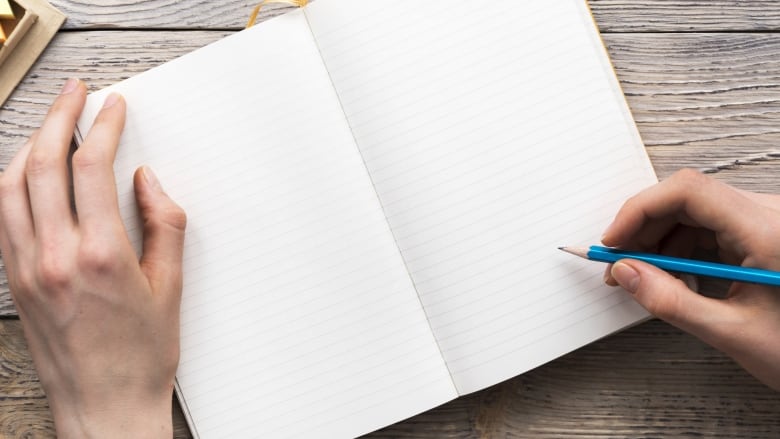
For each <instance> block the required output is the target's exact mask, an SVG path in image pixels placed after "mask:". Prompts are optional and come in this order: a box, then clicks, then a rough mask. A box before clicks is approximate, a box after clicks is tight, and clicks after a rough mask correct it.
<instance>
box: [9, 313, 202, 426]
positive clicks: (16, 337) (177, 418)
mask: <svg viewBox="0 0 780 439" xmlns="http://www.w3.org/2000/svg"><path fill="white" fill-rule="evenodd" d="M172 403H173V409H174V410H173V420H174V433H175V437H190V436H189V429H188V428H187V424H186V422H185V421H184V416H183V415H182V413H181V409H180V408H179V404H178V402H176V401H175V400H174V401H172ZM52 437H55V434H54V421H53V420H52V418H51V413H50V412H49V405H48V404H47V402H46V394H45V393H44V392H43V389H42V388H41V385H40V382H39V381H38V375H37V374H36V372H35V367H34V366H33V363H32V359H31V358H30V354H29V352H28V350H27V343H26V342H25V340H24V335H23V333H22V324H21V322H20V321H19V320H15V319H0V438H25V439H33V438H52Z"/></svg>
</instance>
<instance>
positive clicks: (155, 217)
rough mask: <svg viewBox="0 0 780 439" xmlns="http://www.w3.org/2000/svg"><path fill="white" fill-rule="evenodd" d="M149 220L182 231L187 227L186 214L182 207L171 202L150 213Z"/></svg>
mask: <svg viewBox="0 0 780 439" xmlns="http://www.w3.org/2000/svg"><path fill="white" fill-rule="evenodd" d="M149 222H151V223H154V224H162V225H164V226H168V227H170V228H173V229H175V230H178V231H180V232H184V229H185V228H186V227H187V214H186V213H185V212H184V209H182V208H181V207H179V206H178V205H175V204H172V205H171V206H168V207H166V208H163V209H159V210H158V211H157V212H156V213H152V215H150V216H149Z"/></svg>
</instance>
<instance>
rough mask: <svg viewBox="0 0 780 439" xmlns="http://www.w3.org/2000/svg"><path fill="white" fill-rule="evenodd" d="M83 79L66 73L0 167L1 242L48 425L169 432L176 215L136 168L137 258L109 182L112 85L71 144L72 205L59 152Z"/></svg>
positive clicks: (121, 109)
mask: <svg viewBox="0 0 780 439" xmlns="http://www.w3.org/2000/svg"><path fill="white" fill-rule="evenodd" d="M86 91H87V90H86V87H85V86H84V84H83V83H82V82H80V81H78V80H70V81H68V82H67V83H66V84H65V86H64V87H63V90H62V92H61V94H60V96H59V97H58V98H57V99H56V101H55V102H54V104H53V105H52V107H51V109H50V111H49V113H48V115H47V116H46V119H45V121H44V123H43V125H42V126H41V128H40V129H39V130H38V131H37V132H36V133H35V134H33V136H32V137H31V138H30V139H29V141H28V142H27V143H26V144H25V145H24V146H23V147H22V148H21V150H20V151H19V152H18V154H17V155H16V157H14V158H13V160H12V161H11V163H10V164H9V165H8V168H7V169H6V170H5V172H4V173H3V174H2V176H0V250H1V251H2V255H3V261H4V262H5V266H6V269H7V272H8V281H9V285H10V288H11V294H12V297H13V300H14V303H15V304H16V307H17V310H18V312H19V316H20V318H21V321H22V327H23V329H24V334H25V338H26V339H27V343H28V346H29V349H30V353H31V355H32V359H33V362H34V363H35V367H36V369H37V371H38V376H39V377H40V380H41V384H42V385H43V388H44V390H45V392H46V395H47V398H48V400H49V405H50V407H51V411H52V414H53V416H54V422H55V427H56V429H57V434H58V436H59V437H79V438H81V437H111V438H118V437H133V438H138V437H169V438H170V437H171V435H172V420H171V405H172V402H171V396H172V389H173V382H174V374H175V372H176V367H177V364H178V359H179V303H180V296H181V287H182V279H181V260H182V249H183V241H184V228H185V222H186V217H185V215H184V212H183V211H182V210H181V208H179V207H178V206H177V205H176V204H175V203H174V202H173V201H172V200H171V199H170V198H169V197H168V196H167V195H166V194H165V193H164V192H163V191H162V189H161V187H160V184H159V183H158V182H157V180H156V179H155V177H154V175H153V174H152V173H151V171H150V170H148V169H147V168H141V169H139V170H138V171H137V172H136V174H135V179H134V183H135V194H136V199H137V202H138V206H139V208H140V212H141V216H142V219H143V224H144V252H143V256H142V257H141V260H140V261H139V260H138V257H137V256H136V254H135V252H134V250H133V248H132V246H131V244H130V242H129V240H128V238H127V235H126V232H125V229H124V226H123V224H122V221H121V219H120V216H119V208H118V201H117V194H116V187H115V183H114V173H113V161H114V156H115V153H116V149H117V145H118V143H119V137H120V134H121V132H122V129H123V126H124V119H125V101H124V99H123V98H122V97H121V96H119V95H116V94H113V95H111V96H109V97H108V98H107V99H106V101H105V104H104V107H103V108H102V110H101V111H100V113H99V114H98V116H97V118H96V120H95V123H94V125H93V126H92V129H91V130H90V131H89V133H88V134H87V136H86V138H85V140H84V143H83V145H81V147H80V148H79V149H78V150H77V151H76V152H75V154H74V155H73V159H72V169H73V171H72V174H73V175H72V182H73V197H74V200H73V202H75V212H73V210H72V208H71V196H70V193H69V186H70V182H71V176H70V175H69V170H68V152H69V147H70V142H71V138H72V135H73V131H74V127H75V124H76V120H77V119H78V116H79V114H80V113H81V110H82V108H83V106H84V102H85V99H86Z"/></svg>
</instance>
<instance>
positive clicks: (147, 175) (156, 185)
mask: <svg viewBox="0 0 780 439" xmlns="http://www.w3.org/2000/svg"><path fill="white" fill-rule="evenodd" d="M141 172H143V173H144V180H146V184H148V185H149V187H150V188H152V189H154V190H155V191H157V192H162V186H160V181H159V180H157V177H156V176H155V175H154V172H152V170H151V169H150V168H149V167H148V166H144V167H142V168H141Z"/></svg>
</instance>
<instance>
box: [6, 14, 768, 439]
mask: <svg viewBox="0 0 780 439" xmlns="http://www.w3.org/2000/svg"><path fill="white" fill-rule="evenodd" d="M53 3H54V4H55V5H56V6H57V7H59V8H60V9H61V10H63V12H65V13H66V14H68V15H69V20H68V22H67V23H66V27H65V30H63V31H62V32H61V33H60V34H59V35H58V36H57V38H56V39H55V40H54V41H53V43H52V44H51V45H50V47H49V48H48V49H47V51H46V52H45V54H44V55H43V57H42V58H41V59H40V60H39V62H38V63H37V64H36V65H35V66H34V68H33V69H32V71H31V72H30V73H29V74H28V75H27V77H26V78H25V80H24V81H23V82H22V84H20V86H19V87H18V89H17V91H16V93H15V94H14V95H12V97H11V99H10V100H9V101H8V102H6V104H5V105H4V106H3V107H2V108H0V167H4V166H5V165H6V164H7V163H8V161H9V160H10V158H11V157H12V156H13V154H14V152H15V151H16V149H17V148H18V147H19V146H20V144H21V142H23V141H24V139H26V138H27V136H29V135H30V133H31V132H32V131H33V130H34V129H35V128H36V127H37V126H38V125H39V124H40V122H41V120H42V118H43V115H44V114H45V112H46V109H47V107H48V105H49V103H50V102H51V100H52V99H53V98H54V96H55V95H56V93H57V91H58V90H59V88H60V86H61V84H62V83H63V82H64V81H65V79H67V78H68V77H71V76H78V77H80V78H82V79H84V80H85V81H87V83H88V84H89V86H90V87H91V88H92V89H99V88H102V87H104V86H107V85H109V84H112V83H114V82H117V81H119V80H121V79H124V78H127V77H129V76H132V75H134V74H136V73H139V72H142V71H145V70H147V69H149V68H151V67H154V66H156V65H159V64H161V63H163V62H165V61H167V60H170V59H172V58H174V57H176V56H179V55H182V54H184V53H187V52H189V51H191V50H193V49H195V48H197V47H201V46H203V45H205V44H208V43H209V42H212V41H215V40H217V39H219V38H222V37H224V36H226V35H228V34H230V33H232V31H234V30H236V29H238V28H240V27H242V26H243V25H244V22H245V19H246V16H247V14H248V11H249V9H250V7H251V5H252V4H253V2H239V1H223V2H206V1H201V0H186V1H179V2H169V1H164V0H148V1H138V0H124V1H110V0H104V1H101V2H98V3H97V4H95V3H89V2H76V1H56V2H53ZM518 3H519V2H518ZM590 4H591V7H592V9H593V12H594V17H595V19H596V22H597V24H598V25H599V27H600V29H601V30H602V33H603V39H604V42H605V44H606V46H607V49H608V51H609V54H610V56H611V58H612V61H613V64H614V65H615V69H616V71H617V74H618V77H619V79H620V81H621V85H622V87H623V89H624V92H625V94H626V99H627V101H628V103H629V105H630V107H631V109H632V112H633V114H634V117H635V119H636V121H637V125H638V127H639V130H640V133H641V134H642V137H643V139H644V141H645V143H646V145H647V150H648V154H649V155H650V157H651V160H652V162H653V165H654V166H655V169H656V172H657V173H658V175H659V177H660V178H665V177H667V176H668V175H670V174H671V173H673V172H674V171H675V170H677V169H680V168H682V167H686V166H687V167H695V168H700V169H703V170H705V171H707V172H711V173H712V174H713V175H714V176H715V177H717V178H719V179H722V180H724V181H727V182H729V183H732V184H735V185H737V186H740V187H743V188H746V189H751V190H757V191H764V192H777V193H780V173H779V172H778V171H780V112H779V111H778V110H780V35H778V34H777V33H775V32H774V30H775V29H778V28H780V2H774V1H739V2H736V1H725V0H713V1H671V0H655V1H650V0H645V1H638V0H621V1H618V0H591V2H590ZM474 7H475V8H482V7H490V2H475V3H474ZM285 10H287V8H280V7H271V8H268V9H267V10H266V11H265V12H264V13H263V16H262V17H263V18H264V19H265V18H268V17H270V16H273V15H276V14H279V13H282V12H284V11H285ZM465 13H467V11H466V12H465ZM705 287H708V288H709V287H712V288H715V289H718V288H721V289H722V285H720V286H719V285H712V284H707V285H705ZM768 336H771V335H768ZM175 413H176V414H175V416H174V419H175V422H176V437H187V435H188V432H187V429H186V425H184V423H183V420H182V417H181V414H180V412H179V411H178V410H177V411H176V412H175ZM51 436H53V425H52V423H51V419H50V416H49V413H48V408H47V405H46V400H45V397H44V395H43V393H42V390H41V389H40V386H39V384H38V382H37V378H36V375H35V371H34V368H33V366H32V363H31V362H30V360H29V356H28V354H27V351H26V347H25V343H24V339H23V336H22V332H21V326H20V324H19V321H18V318H17V317H16V312H15V310H14V308H13V304H12V302H11V299H10V295H9V293H8V286H7V282H6V281H5V270H4V269H0V437H29V438H37V437H51ZM371 436H372V437H381V438H391V437H393V438H395V437H402V438H412V437H416V438H441V437H445V438H446V437H453V438H455V437H457V438H478V437H479V438H482V437H534V438H536V437H555V438H564V437H577V438H600V437H689V436H695V437H702V436H703V437H723V438H726V437H729V438H730V437H756V438H775V437H780V394H778V393H776V392H773V391H771V390H769V389H767V388H766V387H765V386H763V385H761V384H760V383H758V382H757V381H756V380H754V379H753V378H752V377H750V376H749V375H747V374H746V373H745V372H743V371H742V370H741V369H740V368H739V367H738V366H737V365H735V364H734V363H733V362H732V361H730V360H729V359H728V358H726V357H724V356H723V355H721V354H720V353H718V352H716V351H714V350H713V349H711V348H709V347H707V346H705V345H703V344H702V343H700V342H699V341H698V340H696V339H694V338H693V337H691V336H688V335H686V334H684V333H681V332H680V331H677V330H676V329H674V328H672V327H670V326H668V325H666V324H664V323H662V322H658V321H651V322H648V323H645V324H642V325H640V326H637V327H635V328H631V329H629V330H626V331H624V332H622V333H620V334H616V335H614V336H611V337H608V338H606V339H604V340H601V341H599V342H597V343H594V344H592V345H590V346H587V347H585V348H582V349H580V350H578V351H576V352H574V353H572V354H570V355H568V356H565V357H563V358H561V359H559V360H556V361H554V362H552V363H549V364H547V365H545V366H542V367H540V368H539V369H537V370H534V371H532V372H530V373H528V374H525V375H523V376H520V377H517V378H515V379H513V380H510V381H507V382H505V383H503V384H500V385H497V386H494V387H492V388H490V389H487V390H485V391H482V392H479V393H477V394H474V395H470V396H466V397H463V398H460V399H458V400H456V401H453V402H451V403H449V404H446V405H444V406H442V407H439V408H437V409H434V410H432V411H430V412H427V413H424V414H421V415H419V416H417V417H415V418H412V419H410V420H407V421H405V422H402V423H400V424H397V425H394V426H391V427H388V428H387V429H385V430H383V431H380V432H377V433H374V434H373V435H371Z"/></svg>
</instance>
